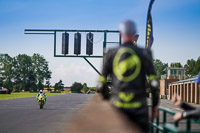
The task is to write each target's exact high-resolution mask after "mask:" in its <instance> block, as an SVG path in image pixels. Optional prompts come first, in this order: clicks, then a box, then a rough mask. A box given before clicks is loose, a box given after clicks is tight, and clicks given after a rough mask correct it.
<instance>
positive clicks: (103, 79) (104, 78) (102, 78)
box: [99, 76, 107, 83]
mask: <svg viewBox="0 0 200 133" xmlns="http://www.w3.org/2000/svg"><path fill="white" fill-rule="evenodd" d="M99 82H102V83H106V82H107V80H106V77H104V76H100V77H99Z"/></svg>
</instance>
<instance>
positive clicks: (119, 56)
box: [97, 20, 158, 133]
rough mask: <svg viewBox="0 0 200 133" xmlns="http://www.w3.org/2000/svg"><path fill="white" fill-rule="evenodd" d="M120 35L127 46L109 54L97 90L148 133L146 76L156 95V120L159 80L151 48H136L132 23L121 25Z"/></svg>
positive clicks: (135, 33)
mask: <svg viewBox="0 0 200 133" xmlns="http://www.w3.org/2000/svg"><path fill="white" fill-rule="evenodd" d="M120 33H121V35H122V39H123V42H124V43H123V45H121V46H120V47H118V48H115V49H111V50H109V51H108V52H107V53H106V55H105V57H104V63H103V70H102V75H101V76H100V78H99V81H100V82H99V85H98V86H97V90H98V92H100V93H101V94H102V96H103V98H104V99H110V102H111V104H112V105H113V106H114V107H115V108H117V109H119V110H120V111H122V112H123V113H124V114H126V115H127V116H128V117H129V118H130V119H131V121H132V122H134V123H135V124H137V125H138V126H139V127H140V129H141V130H142V131H143V132H144V133H146V132H149V123H148V106H147V101H146V88H147V87H146V81H147V80H146V77H147V76H148V81H149V85H150V88H151V92H152V96H153V98H152V99H153V100H152V104H153V105H152V106H153V107H152V116H153V118H156V117H157V115H158V108H157V105H158V81H157V80H156V72H155V69H154V66H153V60H152V54H151V51H150V50H149V49H141V48H138V47H137V46H136V42H137V39H138V35H137V31H136V25H135V23H134V22H133V21H131V20H127V21H124V22H123V23H122V24H120ZM107 77H110V78H111V79H112V89H111V91H112V93H111V94H110V93H109V88H108V87H107V85H106V83H107Z"/></svg>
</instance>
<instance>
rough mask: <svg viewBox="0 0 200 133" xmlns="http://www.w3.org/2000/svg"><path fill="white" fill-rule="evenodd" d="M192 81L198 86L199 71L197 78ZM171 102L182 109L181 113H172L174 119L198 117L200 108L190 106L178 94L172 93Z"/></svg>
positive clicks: (199, 83)
mask: <svg viewBox="0 0 200 133" xmlns="http://www.w3.org/2000/svg"><path fill="white" fill-rule="evenodd" d="M194 82H195V83H197V84H198V86H199V88H200V73H199V76H198V78H197V79H195V80H194ZM172 102H173V103H174V104H175V105H177V106H180V107H181V108H183V109H184V111H183V112H182V113H176V114H175V115H174V120H175V121H179V120H181V119H184V118H200V108H195V107H193V106H190V105H189V104H187V103H184V102H182V99H181V97H180V96H178V95H174V96H173V97H172Z"/></svg>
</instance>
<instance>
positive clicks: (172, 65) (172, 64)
mask: <svg viewBox="0 0 200 133" xmlns="http://www.w3.org/2000/svg"><path fill="white" fill-rule="evenodd" d="M170 67H179V68H180V67H183V66H182V65H181V63H180V62H174V63H171V64H170Z"/></svg>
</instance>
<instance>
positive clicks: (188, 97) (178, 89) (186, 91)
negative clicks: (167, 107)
mask: <svg viewBox="0 0 200 133" xmlns="http://www.w3.org/2000/svg"><path fill="white" fill-rule="evenodd" d="M196 78H197V77H196ZM196 78H190V79H186V80H180V81H177V82H172V83H170V84H169V86H168V90H169V99H171V98H172V96H173V95H174V94H175V93H176V94H178V95H179V96H181V98H182V100H183V101H184V102H190V103H196V104H199V103H200V88H199V86H198V85H197V83H194V79H196Z"/></svg>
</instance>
